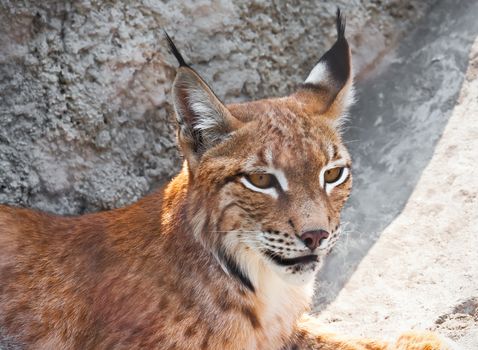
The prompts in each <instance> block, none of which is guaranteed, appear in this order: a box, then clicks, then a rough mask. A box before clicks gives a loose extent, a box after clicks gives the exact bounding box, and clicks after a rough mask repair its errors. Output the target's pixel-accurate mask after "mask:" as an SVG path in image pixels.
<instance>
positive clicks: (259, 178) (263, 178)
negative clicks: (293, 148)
mask: <svg viewBox="0 0 478 350" xmlns="http://www.w3.org/2000/svg"><path fill="white" fill-rule="evenodd" d="M246 178H247V181H249V182H250V183H251V184H253V185H254V186H256V187H258V188H262V189H264V188H269V187H272V186H273V182H274V176H273V175H271V174H249V175H247V176H246Z"/></svg>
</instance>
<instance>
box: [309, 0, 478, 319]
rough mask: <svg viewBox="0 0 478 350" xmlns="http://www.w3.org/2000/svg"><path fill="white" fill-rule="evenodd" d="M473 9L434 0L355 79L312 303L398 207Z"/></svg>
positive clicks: (332, 286) (449, 108) (460, 55)
mask: <svg viewBox="0 0 478 350" xmlns="http://www.w3.org/2000/svg"><path fill="white" fill-rule="evenodd" d="M477 13H478V2H477V1H460V0H440V1H437V3H435V4H434V5H433V6H431V7H430V9H429V10H428V14H427V15H426V16H425V17H424V18H423V19H422V20H420V21H419V22H418V23H417V25H416V28H414V30H413V31H412V32H411V33H410V34H408V35H407V36H406V37H405V38H404V39H403V40H402V41H401V42H400V44H399V45H398V46H397V47H396V48H394V49H393V50H390V52H389V53H388V54H387V55H386V56H385V57H384V58H383V60H382V61H381V63H380V65H379V66H377V67H375V69H374V70H373V71H371V72H369V73H368V76H367V78H366V79H364V80H362V81H361V82H360V83H359V84H357V92H358V101H357V103H356V105H355V106H354V108H353V109H352V111H351V113H350V115H351V117H350V123H349V129H348V131H347V133H346V135H345V136H346V137H345V138H346V140H348V141H347V142H348V145H349V150H350V152H351V154H352V159H353V162H354V165H353V167H354V186H353V190H352V195H351V197H350V200H349V201H348V202H347V205H346V208H345V209H344V215H343V219H342V222H343V231H344V234H343V237H342V239H341V240H340V241H339V244H338V246H337V247H336V248H335V250H334V252H333V254H332V255H331V257H330V258H329V259H328V260H327V261H326V264H325V266H324V268H323V270H322V271H321V273H320V274H319V276H318V280H319V281H320V283H319V285H318V286H319V292H318V293H317V295H316V304H317V310H320V309H322V308H324V307H325V306H326V305H327V304H328V303H329V302H331V301H332V300H334V298H335V297H336V295H337V293H338V292H339V291H340V290H341V289H342V287H343V285H344V284H345V283H346V282H347V280H348V279H349V278H350V276H351V275H352V274H353V272H354V270H355V268H356V267H357V265H358V264H359V262H360V261H361V259H362V258H363V257H364V256H365V255H366V254H367V252H368V250H369V249H370V248H371V247H372V246H373V245H374V243H375V242H376V241H377V239H378V238H379V237H380V235H381V234H382V232H383V230H384V229H385V228H386V227H387V225H389V224H390V223H391V222H392V220H393V219H394V218H395V217H396V216H397V215H398V214H399V213H400V212H401V210H402V209H403V207H404V205H405V203H406V202H407V200H408V198H409V196H410V194H411V193H412V191H413V190H414V189H415V186H416V184H417V182H418V180H419V178H420V176H421V175H422V171H423V169H424V168H425V167H426V165H427V164H428V162H429V161H430V159H431V158H432V155H433V153H434V151H435V146H436V143H437V141H438V140H439V138H440V136H441V135H442V132H443V129H444V127H445V125H446V124H447V122H448V119H449V117H450V116H451V114H452V112H453V110H454V108H455V106H456V105H457V98H458V95H459V93H460V90H461V88H462V84H463V82H464V79H465V73H466V70H467V67H468V63H469V54H470V50H471V46H472V44H473V42H474V40H475V38H476V37H477V36H478V21H477V20H476V14H477ZM424 220H426V217H425V218H424Z"/></svg>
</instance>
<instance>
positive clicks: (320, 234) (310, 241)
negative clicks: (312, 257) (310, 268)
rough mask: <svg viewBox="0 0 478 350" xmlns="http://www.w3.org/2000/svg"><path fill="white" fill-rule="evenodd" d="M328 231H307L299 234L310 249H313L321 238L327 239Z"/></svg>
mask: <svg viewBox="0 0 478 350" xmlns="http://www.w3.org/2000/svg"><path fill="white" fill-rule="evenodd" d="M327 237H329V233H328V232H327V231H324V230H314V231H307V232H304V233H303V234H302V236H300V239H301V240H302V242H304V244H305V245H306V246H307V248H309V249H310V250H312V251H313V250H315V249H316V248H317V247H318V246H319V245H320V242H322V240H324V239H327Z"/></svg>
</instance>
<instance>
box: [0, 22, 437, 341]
mask: <svg viewBox="0 0 478 350" xmlns="http://www.w3.org/2000/svg"><path fill="white" fill-rule="evenodd" d="M337 28H338V41H337V43H336V44H335V45H334V46H333V47H332V49H331V50H329V52H328V53H326V54H325V55H324V57H323V58H322V59H321V60H320V61H319V63H318V64H319V65H320V67H319V68H317V69H315V71H314V73H313V74H312V75H311V77H310V78H308V79H307V81H306V84H304V85H302V86H301V87H300V88H299V90H298V91H297V92H295V93H294V94H292V95H290V96H287V97H283V98H276V99H268V100H261V101H256V102H249V103H242V104H233V105H229V106H225V105H223V104H222V102H221V101H219V99H218V98H217V97H216V95H215V94H214V93H213V92H212V90H211V88H210V87H209V86H208V85H207V84H206V83H205V82H204V80H203V79H202V78H201V77H200V76H199V75H198V74H197V73H196V72H195V71H194V70H193V69H192V68H191V67H190V66H189V65H187V64H186V63H185V60H184V58H183V57H182V56H181V54H180V53H179V51H178V50H177V48H176V47H175V46H174V44H172V40H171V39H169V42H170V45H171V48H172V51H173V53H174V54H175V55H176V56H177V57H178V60H179V62H180V67H179V68H178V73H177V77H176V80H175V82H174V85H173V100H174V106H175V110H176V117H177V122H178V142H179V145H180V147H181V150H182V152H183V154H184V156H185V163H184V166H183V169H182V171H181V172H180V173H179V174H178V175H177V177H176V178H175V179H173V180H172V181H171V182H170V183H169V184H168V185H167V186H166V187H165V188H163V189H161V190H159V191H157V192H155V193H153V194H151V195H149V196H147V197H145V198H143V199H141V200H140V201H138V202H137V203H135V204H133V205H131V206H128V207H125V208H121V209H117V210H112V211H106V212H101V213H96V214H89V215H84V216H79V217H60V216H56V215H51V214H46V213H41V212H38V211H34V210H28V209H19V208H13V207H7V206H0V281H1V283H0V329H1V332H0V334H2V336H4V337H8V341H9V344H12V343H14V344H15V345H16V346H18V347H20V348H25V349H238V350H239V349H241V350H243V349H266V350H267V349H322V350H327V349H348V350H352V349H353V350H358V349H377V350H378V349H389V348H388V347H387V346H388V345H387V344H385V343H381V342H377V341H367V340H364V339H359V340H344V339H342V338H339V337H337V336H334V335H329V334H321V333H320V327H318V326H316V325H315V324H314V321H313V319H309V318H307V317H306V316H304V312H306V311H307V309H308V308H309V305H310V302H311V297H312V294H313V278H314V274H315V272H316V271H317V269H318V268H319V266H320V265H321V263H322V262H323V260H324V258H325V256H326V254H327V253H328V252H329V251H330V249H331V248H332V245H333V243H335V241H336V239H337V236H338V233H339V232H340V226H339V223H340V210H341V209H342V206H343V204H344V202H345V201H346V199H347V198H348V196H349V193H350V189H351V186H352V175H351V160H350V156H349V154H348V152H347V150H346V148H345V147H344V145H343V143H342V140H341V136H340V132H339V130H338V128H339V125H340V120H341V118H342V117H343V115H344V114H345V113H346V110H347V107H348V105H349V103H350V101H351V100H352V76H351V65H350V51H349V48H348V44H347V41H346V40H345V36H344V30H345V28H344V23H343V22H342V21H341V16H340V13H338V16H337ZM331 166H334V167H341V168H344V169H347V171H346V172H343V173H341V174H342V175H341V178H340V179H339V180H340V181H339V180H337V182H336V183H334V186H331V187H327V184H325V183H324V180H323V176H324V175H323V174H324V171H325V170H326V169H329V168H330V167H331ZM254 173H267V174H270V175H271V176H273V179H274V181H272V182H271V184H272V185H271V187H268V188H267V189H261V188H258V187H257V186H255V185H254V184H253V183H251V181H250V178H248V176H249V174H254ZM311 230H324V231H328V232H329V233H330V235H329V238H327V239H325V240H324V241H321V242H320V245H318V246H317V247H315V248H310V247H309V246H308V245H307V244H306V242H305V241H304V240H303V239H302V238H301V237H302V234H303V233H304V232H309V231H311ZM420 337H421V338H420ZM418 338H420V339H421V340H423V342H422V343H420V344H424V345H423V346H422V345H416V344H418V343H417V342H416V339H418ZM424 339H425V340H424ZM438 341H439V340H438V338H436V337H435V336H434V335H432V334H426V335H405V336H403V337H402V338H400V340H399V341H398V343H397V345H396V347H395V348H397V349H435V350H437V349H445V347H441V346H442V345H439V343H438ZM413 344H415V345H413ZM430 344H431V345H430ZM440 344H441V343H440ZM390 346H391V345H390ZM392 348H393V347H392Z"/></svg>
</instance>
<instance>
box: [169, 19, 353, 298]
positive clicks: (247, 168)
mask: <svg viewBox="0 0 478 350" xmlns="http://www.w3.org/2000/svg"><path fill="white" fill-rule="evenodd" d="M337 24H338V25H337V30H338V39H337V42H336V43H335V44H334V46H333V47H332V48H331V49H330V50H329V51H328V52H327V53H326V54H325V55H324V56H323V57H322V58H321V59H320V60H319V63H318V64H317V65H316V66H315V67H314V68H313V70H312V71H311V73H310V75H309V77H308V78H307V79H306V81H305V83H304V84H302V85H301V87H300V88H299V89H298V91H297V92H296V93H294V94H292V95H291V96H288V97H283V98H277V99H268V100H261V101H256V102H251V103H243V104H236V105H229V106H227V107H226V106H225V105H223V104H222V103H221V102H220V101H219V99H218V98H217V97H216V96H215V94H214V93H213V92H212V90H211V89H210V88H209V87H208V86H207V84H206V83H205V82H204V81H203V80H202V79H201V78H200V76H199V75H198V74H197V73H196V72H195V71H194V70H192V69H191V68H190V67H189V66H188V65H186V64H185V62H184V59H183V58H182V57H181V55H180V54H179V52H178V51H177V49H176V48H175V47H174V44H172V42H171V41H170V44H171V48H172V51H173V53H174V54H175V55H176V57H177V58H178V60H179V62H180V65H181V66H180V68H179V70H178V75H177V77H176V80H175V83H174V87H173V96H174V105H175V109H176V115H177V121H178V124H179V131H178V140H179V143H180V145H181V148H182V151H183V153H184V155H185V157H186V161H187V164H186V166H187V167H188V169H189V190H188V193H189V196H190V198H189V202H188V203H189V205H188V208H187V217H188V219H189V220H190V222H191V223H192V224H193V227H194V231H195V232H194V235H195V237H196V238H197V239H198V240H199V241H200V242H201V243H202V244H203V245H204V246H206V247H207V248H208V249H210V251H211V253H212V254H213V255H214V256H215V257H216V258H217V259H218V261H219V262H220V264H221V266H222V267H223V269H224V270H225V271H226V272H227V273H229V274H230V275H232V276H234V277H237V278H238V279H239V280H240V281H241V282H242V283H243V284H244V285H245V286H246V287H248V288H249V289H252V290H254V288H255V286H257V284H258V283H260V280H261V276H263V275H264V274H270V273H275V274H278V275H279V276H280V277H281V278H282V279H284V280H285V281H287V282H290V283H293V284H304V283H308V282H310V281H311V280H312V278H313V276H314V273H315V272H316V271H317V269H318V267H319V266H320V264H321V263H322V262H323V260H324V257H325V255H326V254H327V253H328V252H329V251H330V249H331V248H332V246H333V245H334V244H335V242H336V240H337V237H338V234H339V220H340V210H341V209H342V206H343V204H344V202H345V200H346V199H347V198H348V196H349V192H350V189H351V185H352V176H351V169H350V166H351V161H350V156H349V154H348V152H347V150H346V149H345V147H344V146H343V144H342V141H341V138H340V133H339V130H338V128H339V126H340V118H341V117H342V116H343V114H344V113H345V112H346V109H347V107H348V105H349V104H350V102H351V100H352V91H351V90H352V89H351V86H352V77H351V66H350V64H351V63H350V51H349V48H348V44H347V41H346V40H345V37H344V35H343V29H344V27H343V24H342V23H341V21H340V18H338V21H337ZM168 39H169V38H168ZM169 40H170V39H169Z"/></svg>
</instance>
